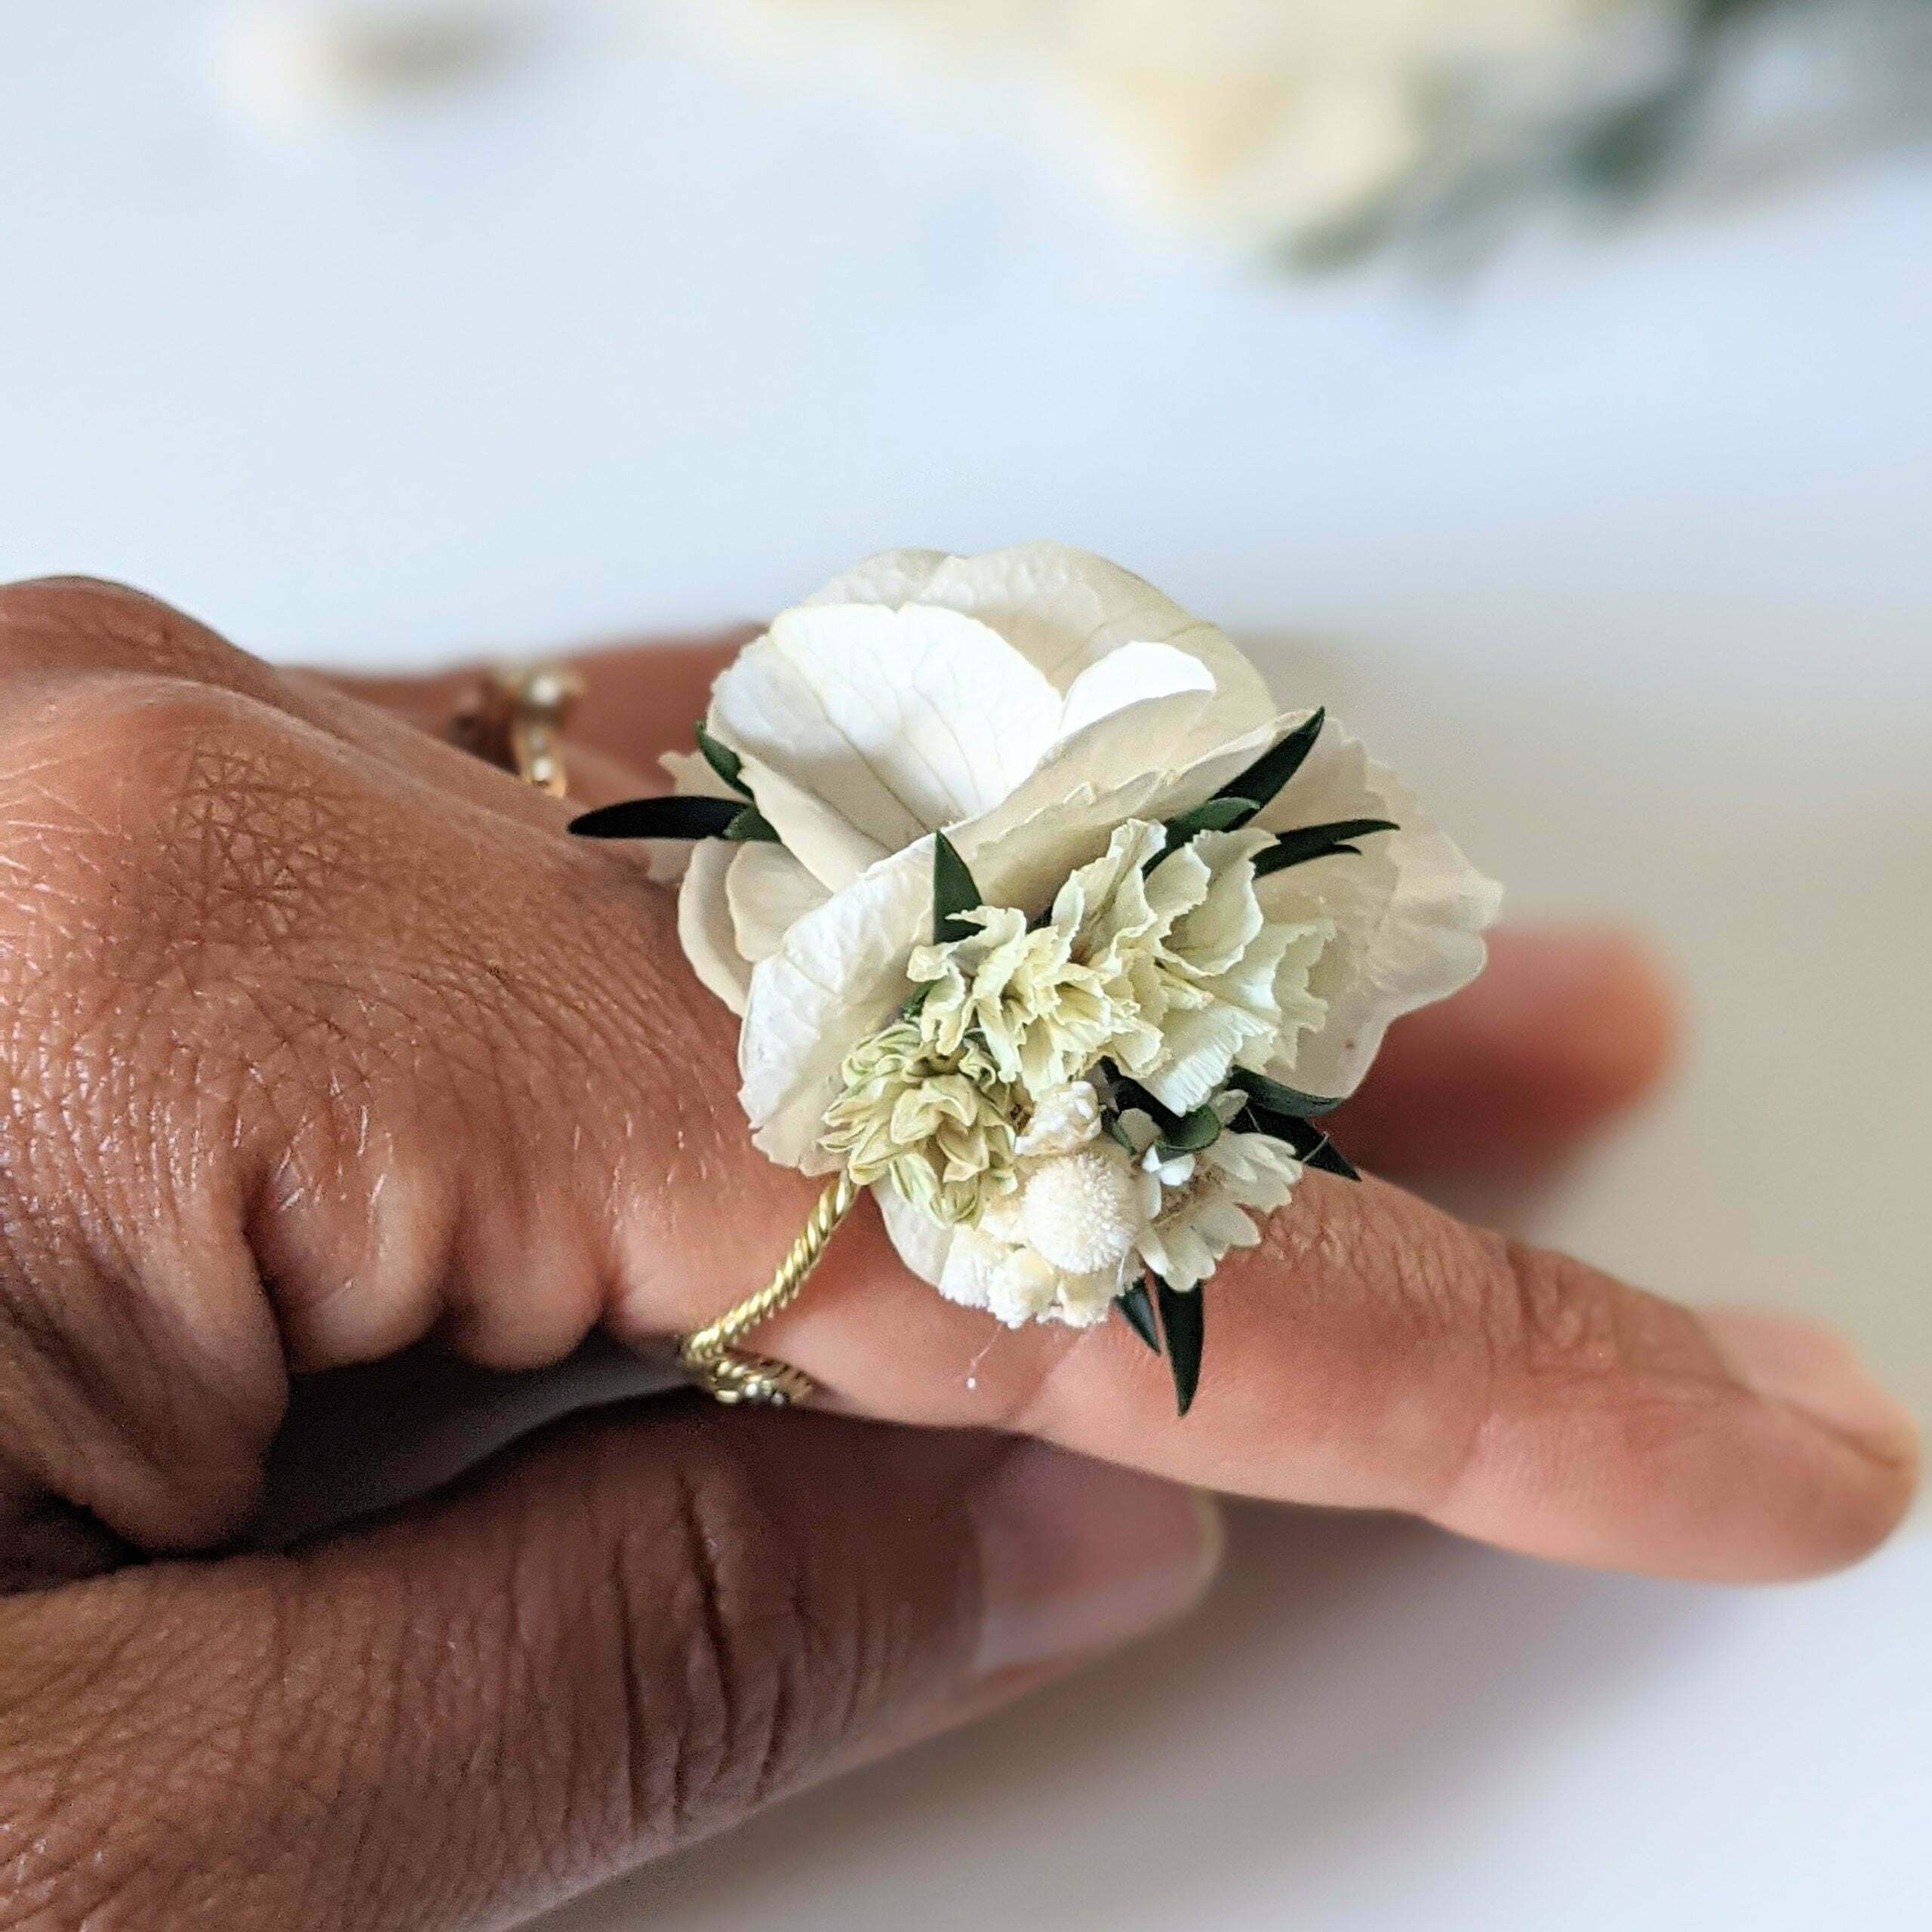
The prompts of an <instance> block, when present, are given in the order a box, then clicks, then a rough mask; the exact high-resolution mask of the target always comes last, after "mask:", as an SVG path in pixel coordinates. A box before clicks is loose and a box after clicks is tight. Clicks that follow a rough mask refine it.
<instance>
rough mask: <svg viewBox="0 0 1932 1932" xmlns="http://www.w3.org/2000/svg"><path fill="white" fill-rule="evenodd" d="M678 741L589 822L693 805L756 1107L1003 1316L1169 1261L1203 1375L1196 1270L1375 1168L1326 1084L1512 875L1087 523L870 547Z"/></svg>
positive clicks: (694, 914)
mask: <svg viewBox="0 0 1932 1932" xmlns="http://www.w3.org/2000/svg"><path fill="white" fill-rule="evenodd" d="M666 764H667V766H668V767H669V769H670V770H671V771H672V775H673V777H674V780H675V795H673V796H672V797H669V798H658V799H650V800H638V801H631V802H630V803H629V804H623V805H620V806H613V807H609V808H605V809H603V810H602V811H599V812H598V813H595V814H590V815H589V817H587V818H586V820H582V821H580V822H579V829H581V830H583V831H584V832H589V833H595V834H598V835H605V836H635V837H648V838H653V839H654V840H656V841H658V842H657V843H656V844H654V846H653V848H652V859H653V869H654V872H655V873H656V874H657V876H659V877H660V878H666V879H676V880H678V881H679V888H678V932H679V935H680V937H681V940H682V941H683V943H684V946H685V952H686V953H687V955H688V957H689V958H690V960H691V964H692V966H693V968H694V970H695V971H697V974H698V976H699V977H700V979H701V980H703V983H704V984H705V985H706V986H708V987H709V989H711V990H712V992H715V994H716V995H718V998H721V1000H723V1001H725V1002H726V1003H727V1004H729V1005H730V1006H731V1008H732V1009H733V1011H735V1012H736V1013H737V1014H739V1015H740V1017H741V1026H740V1035H739V1067H740V1075H741V1076H742V1081H743V1084H742V1087H741V1089H740V1099H741V1100H742V1102H743V1106H744V1108H745V1111H746V1114H747V1115H748V1116H749V1119H750V1122H751V1125H752V1134H753V1137H754V1139H755V1142H756V1143H757V1145H758V1146H759V1147H760V1148H761V1149H762V1150H763V1151H764V1152H765V1153H766V1154H767V1155H768V1156H769V1157H770V1158H771V1159H773V1160H774V1161H778V1162H780V1163H782V1164H784V1165H786V1166H789V1167H795V1168H801V1169H803V1170H804V1171H806V1172H808V1173H814V1174H827V1173H832V1172H835V1171H844V1172H845V1173H847V1174H848V1175H849V1176H850V1177H851V1179H852V1180H854V1181H856V1182H857V1183H860V1184H861V1185H863V1186H866V1187H869V1188H870V1189H871V1190H872V1192H873V1195H874V1196H875V1198H876V1200H877V1201H878V1205H879V1207H880V1211H881V1214H882V1215H883V1217H884V1221H885V1225H886V1227H887V1229H888V1232H889V1233H890V1234H891V1238H892V1239H893V1241H894V1244H895V1245H896V1246H897V1248H898V1251H899V1252H900V1255H901V1257H903V1260H905V1261H906V1264H907V1265H908V1266H909V1267H910V1268H911V1269H912V1270H913V1272H915V1273H916V1274H918V1275H921V1276H922V1277H923V1278H924V1279H925V1280H927V1281H930V1282H931V1283H932V1284H934V1285H935V1286H936V1287H938V1288H939V1289H940V1291H941V1292H942V1293H943V1294H946V1295H948V1296H949V1297H952V1299H953V1300H956V1301H960V1302H963V1303H968V1304H969V1305H971V1306H976V1307H981V1308H985V1309H989V1310H990V1311H991V1312H993V1313H994V1314H995V1315H997V1316H998V1318H1000V1319H1001V1320H1002V1321H1008V1322H1012V1323H1017V1322H1020V1321H1029V1320H1036V1319H1038V1320H1050V1321H1063V1322H1068V1323H1072V1324H1086V1323H1089V1322H1092V1321H1098V1320H1099V1319H1100V1318H1101V1317H1103V1315H1106V1313H1107V1312H1108V1310H1109V1308H1110V1307H1111V1306H1114V1305H1115V1303H1119V1305H1120V1306H1121V1308H1122V1309H1123V1312H1124V1313H1125V1314H1126V1315H1127V1316H1128V1318H1129V1319H1130V1320H1131V1321H1134V1324H1135V1325H1136V1326H1137V1327H1139V1328H1140V1330H1141V1332H1142V1333H1143V1334H1144V1335H1148V1336H1149V1339H1154V1337H1152V1333H1151V1327H1150V1325H1149V1322H1150V1318H1149V1317H1148V1315H1147V1313H1146V1311H1147V1309H1148V1308H1149V1306H1152V1300H1154V1299H1158V1300H1159V1303H1160V1306H1161V1309H1162V1311H1163V1313H1162V1318H1161V1325H1162V1327H1163V1328H1164V1330H1165V1331H1168V1336H1169V1341H1170V1344H1171V1352H1173V1353H1174V1359H1175V1363H1176V1371H1177V1374H1176V1380H1177V1386H1180V1383H1181V1382H1182V1379H1183V1378H1182V1374H1181V1372H1180V1363H1181V1352H1182V1349H1183V1347H1184V1346H1192V1347H1193V1348H1195V1349H1196V1350H1197V1351H1198V1340H1199V1333H1200V1331H1199V1317H1198V1297H1195V1296H1193V1295H1192V1294H1190V1293H1189V1291H1191V1290H1193V1289H1195V1288H1197V1287H1198V1284H1200V1283H1201V1281H1203V1280H1204V1279H1205V1278H1207V1276H1208V1275H1210V1274H1211V1272H1213V1270H1214V1267H1215V1266H1216V1265H1217V1263H1218V1262H1219V1261H1220V1259H1221V1257H1223V1255H1224V1254H1226V1252H1227V1251H1229V1249H1230V1248H1231V1247H1238V1246H1242V1245H1246V1244H1251V1243H1253V1242H1254V1241H1257V1240H1258V1239H1259V1232H1258V1229H1257V1223H1256V1220H1255V1218H1254V1217H1256V1216H1257V1215H1260V1214H1267V1213H1269V1212H1271V1211H1273V1210H1275V1209H1276V1208H1278V1207H1280V1206H1281V1205H1282V1204H1283V1203H1284V1202H1285V1201H1287V1198H1288V1196H1289V1193H1290V1191H1291V1189H1292V1188H1293V1187H1294V1185H1295V1184H1296V1182H1297V1177H1298V1176H1299V1175H1300V1172H1301V1171H1302V1169H1303V1168H1304V1167H1305V1166H1308V1165H1314V1166H1318V1167H1324V1168H1331V1169H1332V1170H1334V1171H1338V1172H1343V1173H1347V1172H1352V1170H1350V1169H1349V1168H1347V1165H1346V1161H1343V1160H1342V1159H1341V1158H1340V1156H1339V1155H1337V1154H1336V1153H1335V1152H1334V1150H1333V1149H1331V1147H1330V1146H1328V1143H1327V1140H1326V1137H1325V1135H1324V1134H1323V1132H1322V1131H1321V1128H1320V1126H1319V1124H1318V1120H1317V1118H1316V1117H1317V1116H1318V1115H1320V1114H1321V1113H1322V1112H1324V1111H1325V1109H1327V1107H1328V1106H1331V1105H1332V1104H1333V1103H1334V1102H1336V1101H1337V1100H1340V1099H1341V1098H1343V1097H1345V1096H1346V1095H1347V1094H1349V1093H1350V1092H1352V1091H1353V1090H1354V1088H1355V1086H1356V1085H1357V1084H1358V1083H1359V1081H1361V1077H1362V1075H1364V1073H1365V1072H1367V1069H1368V1067H1369V1066H1370V1064H1371V1062H1372V1061H1373V1060H1374V1057H1375V1054H1376V1051H1377V1048H1378V1047H1379V1046H1380V1042H1381V1039H1382V1036H1383V1032H1384V1030H1385V1029H1386V1027H1387V1026H1388V1025H1389V1022H1390V1021H1391V1020H1393V1019H1394V1018H1395V1017H1396V1016H1397V1015H1398V1014H1401V1013H1404V1012H1407V1011H1410V1010H1411V1009H1412V1008H1415V1007H1417V1006H1420V1005H1422V1004H1425V1003H1426V1002H1427V1001H1431V1000H1434V999H1438V998H1441V997H1443V996H1444V995H1446V994H1447V993H1449V992H1453V991H1454V990H1455V989H1456V988H1457V987H1458V986H1461V985H1462V984H1463V983H1464V982H1465V981H1466V980H1469V979H1470V978H1471V977H1473V976H1474V975H1475V973H1476V972H1477V971H1478V970H1479V968H1481V964H1482V960H1483V945H1482V941H1481V937H1480V934H1481V930H1482V928H1484V926H1485V925H1486V924H1488V922H1489V921H1490V920H1491V918H1493V917H1494V912H1495V909H1496V903H1497V891H1496V888H1494V886H1493V885H1491V884H1490V883H1489V881H1487V880H1485V879H1484V878H1481V876H1480V875H1478V873H1476V872H1474V871H1473V870H1472V869H1471V868H1470V867H1469V865H1468V863H1466V861H1465V860H1464V859H1463V857H1462V855H1461V854H1460V853H1459V852H1458V851H1457V850H1456V848H1454V845H1452V844H1451V843H1450V842H1449V841H1448V840H1447V838H1444V836H1443V835H1442V834H1441V832H1438V831H1437V830H1436V829H1435V827H1434V826H1432V825H1431V824H1430V823H1429V821H1428V820H1427V819H1426V817H1424V816H1423V814H1422V813H1421V812H1420V810H1419V808H1417V805H1416V804H1415V801H1414V799H1413V798H1411V797H1410V795H1408V793H1407V792H1406V791H1404V789H1403V788H1402V787H1401V785H1400V784H1399V783H1398V782H1397V781H1396V780H1395V778H1394V777H1393V776H1392V774H1390V773H1389V772H1387V771H1385V770H1384V769H1383V768H1381V767H1380V766H1378V765H1376V764H1373V763H1371V761H1370V760H1369V759H1368V758H1367V755H1366V754H1365V753H1364V752H1363V751H1362V749H1361V746H1358V744H1357V743H1355V740H1353V739H1352V738H1351V737H1349V735H1348V734H1347V733H1346V731H1343V729H1342V728H1340V725H1338V724H1336V723H1335V722H1334V721H1333V720H1331V719H1328V718H1326V717H1325V715H1324V714H1323V713H1322V712H1319V711H1313V712H1310V711H1308V710H1306V709H1303V710H1291V711H1287V712H1282V711H1280V710H1278V709H1277V708H1276V706H1275V703H1274V702H1273V701H1272V699H1271V698H1270V697H1269V693H1268V691H1267V688H1266V686H1265V685H1263V682H1262V681H1261V679H1260V677H1259V676H1258V675H1257V674H1256V673H1255V672H1254V670H1253V669H1252V668H1251V666H1249V665H1248V664H1247V662H1246V661H1245V660H1244V658H1243V657H1241V654H1240V653H1239V652H1238V651H1236V650H1235V648H1234V647H1233V646H1232V645H1231V644H1229V641H1228V640H1227V639H1226V638H1224V637H1223V636H1222V635H1221V634H1220V632H1218V631H1216V630H1215V629H1213V628H1212V627H1211V626H1209V625H1207V624H1205V623H1202V622H1201V621H1200V620H1198V618H1195V617H1190V616H1189V614H1187V613H1186V611H1183V610H1181V609H1180V608H1179V607H1178V606H1177V605H1174V604H1173V603H1171V602H1170V601H1168V599H1167V598H1164V597H1163V596H1161V595H1160V593H1159V592H1157V591H1155V590H1154V589H1152V587H1151V586H1149V585H1148V584H1146V583H1143V581H1142V580H1140V579H1139V578H1137V577H1133V576H1131V575H1130V574H1128V572H1126V571H1122V570H1120V569H1118V568H1116V567H1115V566H1114V565H1111V564H1108V563H1106V562H1103V561H1102V560H1101V559H1100V558H1097V557H1092V556H1089V555H1085V554H1084V553H1082V552H1078V551H1075V550H1069V549H1064V548H1063V547H1061V546H1058V545H1054V544H1048V543H1038V544H1028V545H1024V546H1020V547H1019V548H1017V549H1011V550H1005V551H1001V552H995V553H994V554H993V555H989V556H985V557H978V558H962V557H952V556H947V555H944V554H943V553H941V552H934V551H894V552H888V554H886V555H882V556H879V557H875V558H872V559H870V560H869V561H866V562H865V563H863V564H861V565H859V566H858V567H857V568H856V569H855V570H854V571H851V572H849V573H848V574H847V575H845V576H844V577H840V578H838V579H837V580H835V581H834V582H833V583H831V584H829V585H828V586H826V588H825V589H823V590H822V591H820V592H818V593H817V595H814V597H812V598H808V600H807V601H805V602H804V604H802V605H798V606H796V607H795V608H792V609H791V610H789V611H786V612H784V613H783V614H782V615H780V617H778V618H777V619H776V620H774V622H773V623H772V625H771V629H769V630H768V632H766V633H765V634H764V635H763V636H762V637H761V638H758V639H757V640H756V641H755V642H753V643H752V644H751V645H748V646H747V647H746V648H745V650H744V651H743V652H741V653H740V655H739V657H737V660H735V661H734V663H732V664H731V666H729V667H728V669H726V670H725V671H724V673H723V674H722V675H721V676H720V678H718V682H717V684H716V685H715V688H714V689H713V691H712V702H711V705H710V708H709V712H707V714H706V718H705V719H704V721H703V725H702V727H701V728H700V732H699V735H698V749H697V751H696V752H693V753H691V754H689V755H685V754H674V755H672V756H671V757H670V758H667V759H666ZM1182 1303H1189V1304H1192V1305H1193V1306H1194V1308H1195V1312H1187V1311H1186V1309H1183V1307H1182V1306H1181V1304H1182ZM1177 1324H1180V1326H1177ZM1182 1327H1187V1328H1189V1331H1190V1332H1191V1334H1192V1344H1187V1343H1185V1340H1184V1338H1183V1340H1182V1341H1180V1342H1177V1341H1176V1340H1174V1338H1175V1337H1176V1336H1177V1335H1179V1334H1180V1332H1181V1328H1182ZM1185 1400H1186V1391H1183V1401H1185Z"/></svg>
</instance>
